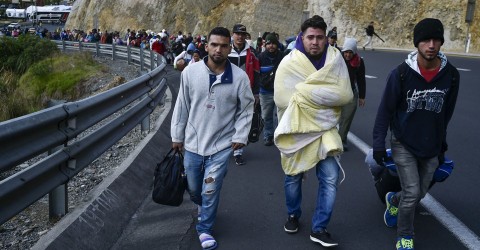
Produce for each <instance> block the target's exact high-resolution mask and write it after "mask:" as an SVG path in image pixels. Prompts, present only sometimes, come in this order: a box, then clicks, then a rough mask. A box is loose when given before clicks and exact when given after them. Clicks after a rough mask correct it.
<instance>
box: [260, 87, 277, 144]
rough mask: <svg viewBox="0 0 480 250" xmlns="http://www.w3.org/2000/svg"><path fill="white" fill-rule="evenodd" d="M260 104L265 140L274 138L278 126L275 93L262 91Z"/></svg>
mask: <svg viewBox="0 0 480 250" xmlns="http://www.w3.org/2000/svg"><path fill="white" fill-rule="evenodd" d="M260 106H261V107H262V118H263V122H264V124H263V140H267V139H268V138H273V133H274V132H275V128H276V127H277V108H276V106H275V102H274V101H273V93H260Z"/></svg>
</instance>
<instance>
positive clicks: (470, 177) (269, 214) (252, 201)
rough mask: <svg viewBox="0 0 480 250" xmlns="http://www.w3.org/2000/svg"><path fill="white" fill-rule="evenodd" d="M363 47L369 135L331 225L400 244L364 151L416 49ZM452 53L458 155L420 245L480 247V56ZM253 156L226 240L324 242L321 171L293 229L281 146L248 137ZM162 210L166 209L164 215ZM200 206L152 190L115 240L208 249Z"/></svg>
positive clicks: (229, 183)
mask: <svg viewBox="0 0 480 250" xmlns="http://www.w3.org/2000/svg"><path fill="white" fill-rule="evenodd" d="M359 52H360V54H361V55H362V56H363V57H364V60H365V64H366V72H367V75H368V76H369V77H370V78H368V79H367V97H366V107H364V108H359V109H358V110H357V113H356V117H355V119H354V122H353V124H352V128H351V133H352V134H353V135H354V136H356V137H358V138H359V139H360V143H358V142H357V143H355V146H353V145H352V146H351V147H350V150H349V151H348V152H346V153H345V154H343V156H342V160H341V163H342V166H343V168H344V170H345V172H346V179H345V181H344V182H343V183H342V184H341V185H340V186H339V188H338V194H337V202H336V205H335V210H334V213H333V217H332V220H331V222H330V225H329V227H328V230H329V231H330V232H331V234H332V236H333V237H334V238H335V239H336V240H338V242H339V243H340V245H339V247H337V248H336V249H393V248H394V244H395V237H396V236H395V234H396V232H395V229H391V228H387V227H386V226H385V225H384V222H383V212H384V209H385V208H384V205H383V203H381V201H380V200H379V198H378V196H377V194H376V192H375V188H374V183H373V180H372V178H371V175H370V173H369V171H368V168H367V166H366V164H365V163H364V159H365V153H364V152H365V150H366V149H367V148H368V147H369V145H371V142H372V135H371V134H372V128H373V123H374V119H375V115H376V110H377V107H378V103H379V100H380V97H381V94H382V91H383V87H384V85H385V80H386V78H387V76H388V74H389V72H390V71H391V69H393V68H394V67H396V65H398V64H400V63H401V62H402V61H403V60H404V59H405V58H406V55H407V52H391V51H390V52H387V51H378V50H376V51H359ZM448 58H449V60H450V61H451V62H452V63H453V64H454V65H455V66H456V67H457V68H460V69H461V70H460V76H461V80H460V93H459V98H458V101H457V107H456V111H455V114H454V116H453V118H452V121H451V123H450V126H449V130H448V143H449V151H448V152H447V155H448V156H449V157H450V158H451V159H453V160H454V161H455V169H454V171H453V173H452V175H451V176H450V177H449V178H448V179H447V180H446V181H445V182H443V183H439V184H437V185H435V186H434V187H433V188H432V189H431V191H430V193H429V196H428V197H429V199H427V200H424V201H422V205H420V206H419V207H418V209H417V213H416V217H415V232H416V239H415V246H416V248H417V249H480V244H478V243H479V242H480V241H479V237H478V235H480V212H478V211H479V209H480V201H479V197H480V189H479V188H478V187H477V183H478V179H479V178H480V164H479V163H478V160H477V156H478V153H479V150H478V148H477V145H476V143H477V142H478V141H479V140H480V133H479V132H478V131H477V128H479V127H480V124H479V123H480V122H479V119H478V117H480V110H479V109H478V108H477V106H478V104H479V103H480V102H479V101H478V93H480V86H479V85H478V79H480V73H479V72H478V70H475V69H478V68H480V67H479V66H480V59H478V58H468V57H459V56H448ZM349 138H352V137H351V136H350V137H349ZM244 156H245V158H246V161H247V164H246V165H244V166H235V164H234V162H233V160H232V161H231V162H230V166H229V172H228V174H227V177H226V180H225V182H224V187H223V190H222V194H221V201H220V207H219V210H218V215H217V220H216V225H215V227H214V236H215V237H216V239H217V241H218V243H219V249H318V248H321V246H320V245H318V244H314V243H312V242H311V241H310V240H309V233H310V225H311V216H312V212H313V209H314V207H315V197H316V191H317V181H316V180H315V175H314V173H313V172H309V175H308V178H307V179H306V180H305V182H304V188H303V203H302V209H303V216H302V218H301V219H300V230H299V232H298V233H297V234H294V235H289V234H286V233H285V232H284V231H283V225H284V223H285V220H286V218H287V214H286V209H285V204H284V203H285V201H284V191H283V178H284V175H283V172H282V170H281V166H280V156H279V152H278V150H277V149H276V148H275V147H266V146H263V144H262V143H261V142H260V143H254V144H250V145H248V147H247V148H246V150H245V153H244ZM436 202H438V203H436ZM432 204H433V205H432ZM434 205H435V206H434ZM160 211H163V212H162V214H163V215H158V213H159V212H160ZM185 211H187V213H185ZM195 211H196V208H195V206H193V204H192V203H191V202H189V201H188V199H186V200H185V202H184V204H183V205H182V206H181V207H180V208H170V207H164V206H159V205H156V204H153V203H152V202H151V200H150V197H147V198H146V199H145V202H144V204H143V205H142V207H140V209H139V211H138V212H137V214H136V215H135V216H134V218H133V219H132V221H131V223H130V225H129V226H128V227H127V228H126V230H125V232H124V237H122V239H120V240H119V242H118V243H117V245H116V247H115V248H114V249H131V248H132V247H135V248H137V249H201V248H200V244H199V242H198V239H197V238H196V233H195V230H194V222H195V221H194V220H195ZM180 218H183V219H180ZM177 219H178V220H177ZM178 223H183V224H182V225H183V226H184V227H183V230H184V231H183V232H180V233H178V231H175V229H176V228H178V226H179V225H178ZM176 226H177V227H176ZM185 228H188V230H185ZM173 232H177V234H176V235H173Z"/></svg>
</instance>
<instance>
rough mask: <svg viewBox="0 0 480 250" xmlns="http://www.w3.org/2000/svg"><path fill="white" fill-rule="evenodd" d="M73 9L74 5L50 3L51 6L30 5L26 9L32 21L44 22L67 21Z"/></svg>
mask: <svg viewBox="0 0 480 250" xmlns="http://www.w3.org/2000/svg"><path fill="white" fill-rule="evenodd" d="M71 11H72V6H67V5H50V6H30V7H28V8H27V9H26V11H25V13H26V15H27V17H28V18H29V19H30V20H32V21H37V22H38V21H42V22H54V21H60V22H63V23H64V22H66V21H67V18H68V15H69V14H70V12H71Z"/></svg>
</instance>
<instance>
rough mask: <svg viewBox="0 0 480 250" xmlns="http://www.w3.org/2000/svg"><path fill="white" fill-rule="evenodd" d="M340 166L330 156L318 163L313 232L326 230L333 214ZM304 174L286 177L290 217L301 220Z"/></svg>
mask: <svg viewBox="0 0 480 250" xmlns="http://www.w3.org/2000/svg"><path fill="white" fill-rule="evenodd" d="M339 169H340V168H339V166H338V163H337V161H336V160H335V158H334V157H332V156H329V157H327V158H326V159H325V160H322V161H320V162H318V163H317V166H316V167H315V172H316V175H317V179H318V182H319V186H318V194H317V206H316V208H315V212H314V214H313V218H312V231H313V232H319V231H321V230H322V229H326V228H327V225H328V223H329V222H330V218H331V216H332V212H333V205H334V204H335V197H336V195H337V182H338V172H339ZM303 175H304V173H301V174H298V175H286V176H285V198H286V204H287V212H288V215H292V214H293V215H294V216H295V217H296V218H300V216H301V215H302V209H301V204H302V178H303Z"/></svg>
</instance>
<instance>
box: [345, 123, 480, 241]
mask: <svg viewBox="0 0 480 250" xmlns="http://www.w3.org/2000/svg"><path fill="white" fill-rule="evenodd" d="M347 139H348V141H349V142H350V143H352V144H354V145H355V146H356V147H357V148H358V149H360V151H362V152H363V153H364V154H367V153H368V151H369V150H370V148H371V147H370V145H368V144H367V143H365V142H364V141H362V140H361V139H360V138H358V137H357V136H356V135H354V134H353V133H350V132H349V133H348V135H347ZM420 204H421V205H422V206H423V207H425V209H427V210H428V212H430V214H432V215H433V216H434V217H435V218H436V219H437V220H438V221H439V222H440V223H441V224H442V225H443V226H445V228H446V229H447V230H448V231H450V232H451V233H452V234H453V235H454V236H455V238H457V239H458V240H459V241H460V242H462V243H463V245H465V246H466V247H467V248H468V249H479V246H480V237H478V235H476V234H475V233H474V232H472V230H470V229H469V228H468V227H467V226H466V225H465V224H463V222H461V221H460V220H459V219H458V218H457V217H455V215H453V214H452V213H450V212H449V211H448V210H447V209H446V208H445V207H444V206H442V204H440V203H439V202H438V201H437V200H435V198H433V197H432V196H431V195H429V194H427V195H426V196H425V198H423V199H422V200H421V201H420Z"/></svg>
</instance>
